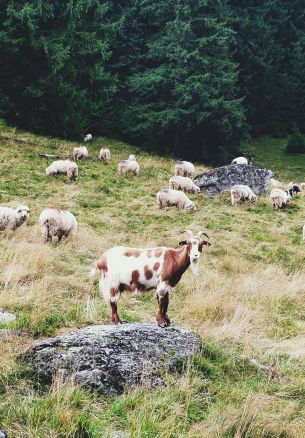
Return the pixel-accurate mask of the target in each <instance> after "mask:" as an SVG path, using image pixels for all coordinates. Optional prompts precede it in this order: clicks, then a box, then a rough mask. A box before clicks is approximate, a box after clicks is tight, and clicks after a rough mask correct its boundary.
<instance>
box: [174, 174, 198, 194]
mask: <svg viewBox="0 0 305 438" xmlns="http://www.w3.org/2000/svg"><path fill="white" fill-rule="evenodd" d="M169 188H170V189H174V190H182V191H183V192H186V193H200V188H199V187H198V186H196V184H195V183H194V182H193V181H192V180H191V179H190V178H188V177H186V176H177V175H175V176H172V177H171V178H170V180H169Z"/></svg>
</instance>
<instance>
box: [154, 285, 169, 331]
mask: <svg viewBox="0 0 305 438" xmlns="http://www.w3.org/2000/svg"><path fill="white" fill-rule="evenodd" d="M169 290H170V286H168V285H166V284H165V283H161V284H160V286H158V288H157V301H158V307H159V308H158V313H157V317H156V319H157V322H158V325H159V327H162V328H163V327H167V326H169V325H170V319H169V318H168V316H167V309H168V303H169Z"/></svg>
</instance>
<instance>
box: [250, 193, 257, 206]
mask: <svg viewBox="0 0 305 438" xmlns="http://www.w3.org/2000/svg"><path fill="white" fill-rule="evenodd" d="M250 202H251V204H255V203H256V202H257V196H256V195H252V196H251V199H250Z"/></svg>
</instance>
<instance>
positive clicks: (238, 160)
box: [231, 152, 253, 166]
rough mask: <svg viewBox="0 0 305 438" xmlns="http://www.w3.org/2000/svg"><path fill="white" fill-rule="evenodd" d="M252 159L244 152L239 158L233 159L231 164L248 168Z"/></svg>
mask: <svg viewBox="0 0 305 438" xmlns="http://www.w3.org/2000/svg"><path fill="white" fill-rule="evenodd" d="M252 159H253V157H252V155H251V154H249V153H247V152H245V153H244V154H242V156H241V157H237V158H234V160H232V163H231V164H243V165H246V166H249V165H250V164H251V161H252Z"/></svg>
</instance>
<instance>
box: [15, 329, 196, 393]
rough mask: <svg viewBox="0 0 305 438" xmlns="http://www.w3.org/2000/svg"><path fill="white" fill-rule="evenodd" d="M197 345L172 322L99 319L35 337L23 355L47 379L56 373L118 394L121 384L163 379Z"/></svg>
mask: <svg viewBox="0 0 305 438" xmlns="http://www.w3.org/2000/svg"><path fill="white" fill-rule="evenodd" d="M199 348H200V341H199V339H198V338H197V336H195V335H194V334H193V333H191V332H189V331H187V330H182V329H178V328H174V327H168V328H166V329H162V328H160V327H158V326H157V325H156V324H154V323H151V324H123V325H119V326H115V325H98V326H90V327H85V328H82V329H79V330H76V331H74V332H72V333H70V334H68V335H66V336H59V337H57V338H51V339H47V340H45V341H43V342H40V343H39V344H36V345H34V346H33V347H31V348H30V349H29V350H28V351H27V352H26V354H25V356H24V359H25V360H26V361H28V362H30V363H31V364H32V365H33V367H34V370H35V371H36V373H37V374H38V377H39V379H40V380H42V381H44V382H46V383H51V382H52V380H53V378H54V376H56V375H60V376H61V378H63V379H67V378H69V379H70V378H72V379H73V380H74V382H75V383H77V384H79V385H85V386H89V387H92V388H94V389H96V390H97V391H99V392H101V393H107V394H118V393H122V392H123V390H124V387H125V385H129V386H135V385H140V384H145V385H151V386H156V385H165V384H166V383H167V382H166V377H165V375H166V373H167V372H168V371H175V370H176V369H177V367H176V365H177V363H179V364H181V360H185V359H187V358H188V357H190V356H192V355H194V354H195V353H196V352H197V351H198V350H199Z"/></svg>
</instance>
